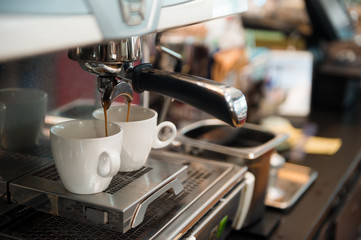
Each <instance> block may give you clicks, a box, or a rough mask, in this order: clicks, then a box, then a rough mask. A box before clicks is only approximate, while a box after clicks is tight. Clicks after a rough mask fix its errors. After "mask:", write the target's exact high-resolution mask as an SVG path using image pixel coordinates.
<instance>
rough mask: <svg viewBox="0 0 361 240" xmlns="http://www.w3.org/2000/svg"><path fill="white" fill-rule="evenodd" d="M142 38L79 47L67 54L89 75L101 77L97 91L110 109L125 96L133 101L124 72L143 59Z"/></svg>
mask: <svg viewBox="0 0 361 240" xmlns="http://www.w3.org/2000/svg"><path fill="white" fill-rule="evenodd" d="M140 42H141V39H140V37H138V36H134V37H129V38H126V39H122V40H119V41H109V42H108V43H103V44H96V45H90V46H82V47H76V48H74V49H70V50H69V51H68V57H69V58H70V59H72V60H75V61H77V62H79V65H80V66H81V67H82V68H83V69H84V70H85V71H87V72H90V73H93V74H96V75H97V76H98V78H97V81H98V90H99V91H100V92H101V93H102V97H101V98H102V99H101V100H102V101H101V102H102V105H103V106H106V107H107V108H109V107H110V105H111V103H112V102H113V100H114V99H116V98H117V97H119V96H123V97H125V98H126V99H127V101H128V102H131V101H132V100H133V89H132V86H131V84H130V82H129V81H127V80H126V79H124V72H125V71H126V69H127V68H129V67H132V66H133V62H135V61H137V60H140V59H141V44H140Z"/></svg>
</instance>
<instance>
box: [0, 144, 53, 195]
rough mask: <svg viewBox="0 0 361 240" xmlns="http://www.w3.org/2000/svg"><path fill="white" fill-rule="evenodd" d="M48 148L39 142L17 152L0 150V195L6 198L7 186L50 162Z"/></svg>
mask: <svg viewBox="0 0 361 240" xmlns="http://www.w3.org/2000/svg"><path fill="white" fill-rule="evenodd" d="M49 149H50V146H48V145H47V143H46V142H44V141H42V140H40V143H39V145H38V146H36V147H33V148H31V149H25V150H22V151H19V152H12V151H5V150H0V159H1V161H0V194H1V195H2V196H5V197H6V193H7V191H8V186H7V184H8V183H9V182H10V181H12V180H14V179H16V178H18V177H20V176H23V175H25V174H27V173H29V172H31V171H34V170H35V169H38V168H40V167H42V166H44V165H46V164H49V162H51V161H52V160H51V159H49V158H48V157H49V155H48V152H49Z"/></svg>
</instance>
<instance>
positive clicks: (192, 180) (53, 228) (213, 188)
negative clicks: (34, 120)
mask: <svg viewBox="0 0 361 240" xmlns="http://www.w3.org/2000/svg"><path fill="white" fill-rule="evenodd" d="M156 159H157V160H156ZM150 160H151V161H150V162H161V164H160V165H161V166H162V167H164V166H167V165H174V164H175V163H176V164H175V165H178V166H179V164H181V166H184V167H188V168H187V175H186V176H182V177H181V178H182V180H183V186H184V190H183V191H182V192H180V193H179V194H178V195H175V194H173V193H172V192H169V191H165V192H164V193H162V194H161V195H160V196H159V197H157V198H156V199H154V201H153V202H152V203H150V204H149V205H148V207H147V211H146V212H145V216H144V220H143V222H142V223H140V224H139V225H138V227H136V228H132V229H130V230H129V231H127V232H126V233H125V234H123V233H121V231H119V229H117V228H104V225H102V224H99V223H98V224H94V223H92V222H91V221H89V220H91V219H94V218H102V219H103V220H104V219H106V218H107V217H109V220H111V219H112V217H114V216H113V215H114V213H113V212H112V210H113V209H114V206H115V205H117V203H116V201H118V202H121V201H123V199H124V201H127V199H128V196H126V195H121V196H118V198H117V199H115V198H114V197H113V198H112V197H111V196H110V195H109V194H108V196H109V199H112V200H113V201H115V202H112V206H110V207H111V208H113V209H109V208H108V214H106V213H105V212H104V211H101V209H104V202H101V203H99V204H98V205H97V206H96V207H94V206H95V205H92V206H90V204H89V202H91V201H93V200H94V199H97V198H98V197H99V196H98V195H101V196H103V195H104V194H103V193H101V194H95V195H87V196H79V195H78V196H74V194H70V193H68V192H66V191H65V190H64V189H63V188H62V187H59V185H61V182H60V178H59V177H58V176H57V174H56V170H55V169H54V167H53V166H48V167H47V168H44V169H43V170H42V171H34V172H33V173H32V174H31V175H32V176H30V175H28V176H24V177H23V178H20V179H19V180H20V181H15V182H14V183H11V184H10V189H11V192H12V193H13V192H15V191H17V190H20V191H21V192H22V193H23V194H29V193H34V192H38V193H39V194H37V195H33V196H32V197H29V198H28V200H31V201H32V202H33V203H34V202H35V203H37V204H38V210H39V209H40V210H44V208H46V207H48V212H51V213H52V215H49V214H45V213H40V212H37V211H35V212H34V213H31V214H30V215H29V216H26V217H25V216H21V217H20V219H19V220H20V222H18V221H15V224H14V225H10V226H9V227H8V228H6V229H3V230H2V231H1V233H0V235H1V236H7V237H9V238H17V239H28V238H33V237H34V236H35V237H39V236H40V237H41V238H42V239H54V238H57V237H65V238H78V239H82V238H91V239H96V238H100V239H107V238H109V239H169V238H173V237H181V236H182V235H183V234H185V232H186V231H188V230H189V229H191V228H192V226H193V225H194V224H195V223H196V222H197V221H198V220H200V219H202V218H203V217H206V216H208V215H209V214H211V213H210V211H212V210H213V208H214V206H219V205H224V201H225V200H227V199H228V200H230V198H229V196H230V195H232V196H234V198H233V199H232V202H233V203H232V205H231V206H233V205H234V204H235V203H238V201H239V199H240V198H241V194H242V192H243V191H242V190H241V189H239V188H241V187H240V186H241V185H242V186H243V184H244V183H243V179H244V175H245V174H246V170H247V169H246V168H240V167H237V166H235V165H233V164H225V163H220V162H215V161H209V160H205V159H200V158H195V157H190V156H184V155H181V154H177V153H168V152H164V151H153V152H152V153H151V157H150ZM163 163H164V164H163ZM149 166H153V164H152V163H150V164H149V165H148V167H147V168H146V169H143V171H149V172H147V173H146V174H144V175H142V176H146V175H147V174H148V175H149V174H150V175H153V177H155V178H157V177H158V176H161V175H162V174H160V173H159V172H158V171H155V173H154V174H152V170H149ZM54 170H55V171H54ZM163 170H164V169H163V168H162V169H161V170H160V171H162V172H163ZM153 172H154V171H153ZM133 174H134V173H127V174H126V175H125V176H123V177H127V176H128V177H129V178H130V179H128V183H125V184H126V186H124V183H122V184H121V186H113V184H111V187H110V188H109V189H107V190H106V191H109V192H115V194H116V192H117V189H119V188H121V189H124V188H127V186H132V187H128V188H127V189H128V190H129V189H131V193H129V192H128V193H127V194H138V193H139V192H142V191H144V188H148V186H149V183H146V185H145V186H138V187H136V188H135V187H134V185H132V183H133V182H134V176H131V175H133ZM135 174H136V175H137V174H139V175H141V173H135ZM142 176H140V178H143V177H142ZM26 179H27V181H25V182H23V180H26ZM44 179H46V181H44ZM138 179H139V176H136V180H135V181H137V180H138ZM146 179H147V181H151V179H150V178H146ZM40 180H41V181H42V182H43V183H46V188H47V190H46V191H43V190H38V189H34V188H33V187H32V185H37V184H38V183H39V182H40ZM29 181H32V183H30V182H29ZM20 183H21V184H20ZM168 183H170V182H168ZM143 184H144V183H143ZM170 185H172V188H173V189H178V187H176V186H174V185H173V183H170ZM168 188H169V186H168V187H166V189H168ZM158 189H160V188H158ZM233 189H238V190H241V191H242V192H239V193H234V194H233ZM238 190H237V191H238ZM176 191H177V190H176ZM58 192H61V194H57V193H58ZM18 194H20V192H18V193H15V195H16V198H15V199H16V200H17V199H19V200H20V198H17V197H20V196H19V195H18ZM115 194H113V195H112V196H114V195H115ZM22 197H24V196H22ZM149 197H151V195H149ZM74 198H77V200H79V201H76V202H73V201H72V199H74ZM104 199H106V198H103V199H102V200H103V201H104ZM109 199H108V200H109ZM146 199H147V198H146ZM146 201H147V200H146ZM70 202H73V204H70ZM41 203H43V205H42V206H39V205H41ZM105 203H106V202H105ZM143 203H144V202H143ZM119 204H122V203H119ZM113 205H114V206H113ZM50 206H52V207H50ZM42 208H43V209H42ZM84 209H85V215H84V216H86V217H88V218H89V219H88V221H82V220H79V219H78V217H77V216H75V215H77V214H79V213H78V211H83V210H84ZM217 209H218V207H217ZM49 210H52V211H49ZM54 211H58V213H60V212H61V211H69V212H68V213H67V215H66V216H65V217H62V216H55V212H54ZM244 211H247V209H244ZM127 212H128V209H127ZM235 212H236V211H232V209H230V210H228V212H227V215H229V221H233V218H234V214H235ZM63 213H65V212H63ZM125 214H126V213H125ZM132 214H133V213H132ZM80 215H82V214H80ZM84 216H83V215H82V217H84ZM115 217H116V216H115ZM223 217H224V216H223ZM131 219H132V218H131V217H129V221H131ZM133 219H134V218H133ZM115 220H116V221H115V223H116V224H121V223H119V222H117V221H118V219H115ZM23 221H25V222H23ZM26 223H27V224H26ZM29 223H31V224H29ZM108 224H111V221H109V222H108ZM214 224H216V225H218V222H215V223H214Z"/></svg>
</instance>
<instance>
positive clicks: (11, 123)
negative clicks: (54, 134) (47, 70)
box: [0, 88, 47, 150]
mask: <svg viewBox="0 0 361 240" xmlns="http://www.w3.org/2000/svg"><path fill="white" fill-rule="evenodd" d="M0 102H2V103H4V104H5V106H6V110H5V121H4V124H3V126H2V134H1V136H0V145H1V147H2V148H3V149H6V150H18V149H25V148H30V147H33V146H35V145H36V144H38V140H39V136H41V133H42V129H43V125H44V120H45V114H46V104H47V93H45V92H44V91H41V90H38V89H29V88H6V89H0Z"/></svg>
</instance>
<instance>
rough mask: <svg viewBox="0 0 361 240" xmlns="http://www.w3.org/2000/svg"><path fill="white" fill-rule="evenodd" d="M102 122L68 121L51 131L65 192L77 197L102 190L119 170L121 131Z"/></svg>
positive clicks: (113, 125)
mask: <svg viewBox="0 0 361 240" xmlns="http://www.w3.org/2000/svg"><path fill="white" fill-rule="evenodd" d="M103 128H104V122H100V121H95V120H71V121H67V122H62V123H59V124H57V125H54V126H53V127H51V129H50V143H51V150H52V153H53V158H54V163H55V166H56V169H57V170H58V173H59V176H60V179H61V181H62V183H63V185H64V187H65V189H66V190H68V191H69V192H72V193H77V194H92V193H98V192H101V191H104V190H105V189H106V188H107V187H108V186H109V184H110V182H111V180H112V178H113V176H114V175H115V174H117V172H118V171H119V167H120V164H121V160H120V154H121V147H119V146H120V145H121V144H122V140H123V129H122V128H121V127H120V126H119V125H117V124H114V123H108V136H107V137H105V134H104V130H103Z"/></svg>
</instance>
